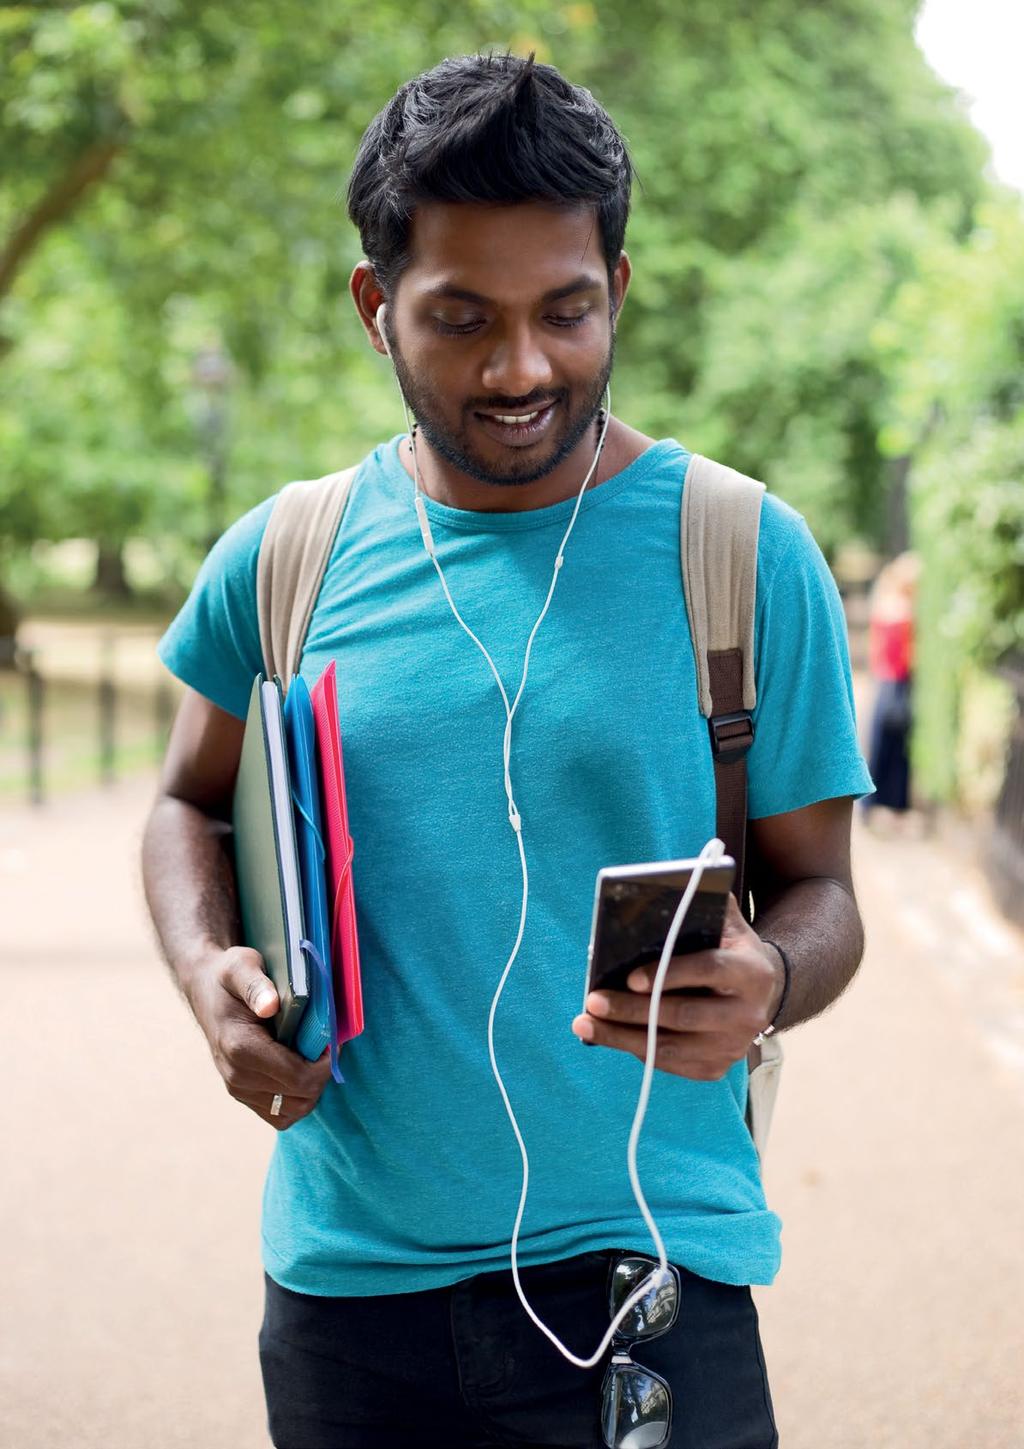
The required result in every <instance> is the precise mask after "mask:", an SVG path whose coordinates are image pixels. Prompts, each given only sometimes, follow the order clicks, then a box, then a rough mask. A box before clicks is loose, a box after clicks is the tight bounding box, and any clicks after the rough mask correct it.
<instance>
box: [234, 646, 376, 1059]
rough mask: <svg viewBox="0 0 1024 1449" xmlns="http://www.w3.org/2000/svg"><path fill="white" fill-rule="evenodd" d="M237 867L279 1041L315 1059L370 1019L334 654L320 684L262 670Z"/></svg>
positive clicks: (254, 701) (238, 811) (248, 931)
mask: <svg viewBox="0 0 1024 1449" xmlns="http://www.w3.org/2000/svg"><path fill="white" fill-rule="evenodd" d="M233 824H234V841H235V875H236V879H237V882H238V897H239V905H240V909H241V917H242V936H243V941H244V944H245V945H246V946H251V947H252V948H253V949H254V950H256V951H259V953H260V955H261V956H262V957H263V966H264V969H265V971H266V972H267V975H268V976H269V977H270V978H271V980H272V981H273V983H274V985H275V987H276V988H277V994H278V999H279V1001H280V1009H279V1010H278V1012H277V1015H276V1016H275V1018H274V1022H273V1029H274V1035H275V1036H276V1038H277V1040H278V1041H279V1042H281V1043H282V1044H283V1045H285V1046H292V1047H294V1048H295V1049H296V1050H297V1051H299V1052H300V1053H301V1054H302V1055H303V1056H304V1057H305V1058H306V1059H307V1060H308V1061H316V1060H317V1059H318V1058H319V1057H321V1056H322V1055H323V1052H324V1048H325V1047H326V1048H329V1051H330V1061H331V1074H332V1076H333V1077H334V1080H335V1081H336V1082H343V1081H344V1078H343V1077H342V1075H341V1070H340V1068H339V1066H338V1047H339V1046H341V1044H342V1043H343V1042H346V1041H349V1040H351V1038H352V1037H354V1036H358V1035H359V1033H360V1032H361V1031H362V1029H363V998H362V989H361V986H360V978H359V941H358V939H357V936H356V911H355V897H354V894H353V889H352V837H351V835H350V834H349V829H348V810H347V808H346V804H345V773H344V768H343V764H342V754H341V731H340V729H339V724H338V693H337V685H336V680H335V671H334V663H333V661H332V662H331V663H330V664H329V665H328V666H327V668H326V669H325V670H324V672H323V674H322V675H321V676H320V678H319V679H318V680H317V682H316V684H315V685H314V686H313V689H312V692H311V691H310V689H309V687H308V685H307V684H306V682H305V680H304V679H303V678H302V677H301V676H300V675H295V676H294V677H293V678H292V680H291V682H290V684H289V687H288V692H287V695H285V694H284V692H283V690H282V687H281V681H280V679H278V678H277V676H276V675H275V676H274V678H273V679H267V678H266V676H265V675H263V674H258V675H257V676H256V678H255V680H254V682H253V686H252V694H251V695H250V697H249V713H248V716H247V718H246V722H245V735H244V738H243V741H242V755H241V760H240V761H239V766H238V779H237V781H236V783H235V794H234V809H233Z"/></svg>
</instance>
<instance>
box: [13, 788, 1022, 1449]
mask: <svg viewBox="0 0 1024 1449" xmlns="http://www.w3.org/2000/svg"><path fill="white" fill-rule="evenodd" d="M153 788H154V785H153V781H152V780H151V779H149V778H146V779H143V780H136V781H134V782H124V783H122V784H119V785H117V786H115V787H112V788H111V789H110V790H108V791H107V792H105V793H92V794H88V795H82V796H79V797H77V798H69V799H66V800H62V801H61V802H60V803H59V804H54V805H50V806H47V807H45V808H44V809H42V810H39V811H35V812H33V811H32V810H31V809H29V808H27V807H26V808H21V807H11V808H8V809H7V810H5V812H4V813H3V815H2V816H0V983H2V989H3V1001H4V1016H5V1021H6V1023H7V1028H6V1030H5V1033H4V1051H3V1062H4V1070H3V1073H2V1075H0V1082H2V1087H3V1094H4V1099H3V1100H4V1112H3V1120H4V1129H5V1144H4V1153H3V1158H4V1173H3V1187H2V1189H0V1212H2V1223H3V1232H2V1244H3V1246H2V1248H0V1253H2V1260H0V1282H2V1284H3V1292H2V1295H0V1444H2V1445H3V1446H5V1449H7V1446H10V1449H65V1446H67V1449H100V1446H102V1449H142V1446H146V1449H176V1446H189V1449H221V1446H223V1449H267V1446H268V1443H269V1441H268V1438H267V1436H266V1432H265V1428H264V1418H263V1402H262V1390H261V1383H260V1377H259V1366H258V1360H257V1351H256V1335H257V1331H258V1327H259V1320H260V1314H261V1310H262V1278H261V1270H260V1268H259V1205H260V1191H261V1187H262V1179H263V1172H264V1168H265V1164H266V1160H267V1158H268V1155H269V1152H270V1149H271V1145H272V1138H271V1134H270V1129H268V1128H267V1127H266V1126H265V1125H264V1124H262V1123H261V1122H259V1121H258V1120H257V1119H256V1118H255V1117H253V1116H252V1115H251V1114H250V1113H248V1112H247V1111H245V1110H244V1109H243V1108H241V1107H239V1106H237V1105H236V1104H235V1103H234V1102H233V1101H231V1099H230V1098H229V1097H228V1096H227V1093H226V1092H225V1090H224V1088H223V1086H222V1085H221V1083H220V1079H219V1077H218V1076H217V1075H216V1072H215V1070H214V1068H213V1065H212V1063H211V1062H210V1060H209V1055H208V1052H207V1048H206V1044H205V1042H204V1040H203V1038H202V1037H201V1035H200V1033H199V1031H198V1029H197V1027H196V1026H195V1025H194V1023H193V1022H192V1019H191V1017H190V1015H189V1013H188V1011H187V1008H186V1007H185V1005H184V1003H183V1002H182V1001H181V999H180V998H179V997H178V996H177V994H176V992H175V990H174V988H173V986H172V985H171V983H170V980H169V978H168V975H167V973H166V969H165V968H164V966H163V965H162V964H161V962H160V960H159V957H158V954H157V951H156V949H155V945H154V942H153V938H152V935H151V933H150V929H149V926H148V924H147V918H146V915H145V908H144V903H143V899H142V892H141V885H140V883H139V873H138V851H139V840H140V836H141V831H142V827H143V822H144V818H145V814H146V812H147V809H148V806H149V803H150V800H151V798H152V793H153ZM855 848H856V879H857V885H858V891H859V894H860V898H861V904H862V909H863V911H864V915H865V918H866V925H867V932H868V950H867V955H866V958H865V962H864V965H863V967H862V969H861V971H860V973H859V975H858V977H857V979H856V981H855V982H854V984H853V986H852V987H851V989H850V991H849V992H848V994H847V995H846V997H844V998H843V999H842V1000H841V1001H840V1002H839V1004H838V1005H837V1006H836V1007H834V1008H833V1009H832V1010H831V1011H829V1012H828V1013H826V1015H825V1016H824V1017H823V1018H821V1019H820V1020H819V1021H818V1022H816V1023H812V1024H810V1025H809V1026H805V1027H804V1028H801V1029H799V1030H798V1031H796V1032H795V1033H792V1034H790V1035H788V1036H787V1037H786V1038H785V1044H786V1053H787V1060H786V1065H785V1070H784V1075H783V1083H782V1089H781V1093H780V1098H779V1103H778V1107H777V1113H776V1120H775V1123H774V1126H773V1131H772V1139H771V1141H770V1143H769V1147H768V1154H767V1161H766V1185H767V1190H768V1196H769V1201H770V1203H771V1204H772V1206H773V1207H774V1208H775V1209H776V1210H777V1211H778V1212H779V1213H780V1214H781V1216H782V1219H783V1222H784V1262H783V1268H782V1271H781V1273H780V1276H779V1278H778V1280H777V1282H776V1284H775V1285H774V1286H773V1287H772V1288H770V1289H758V1290H757V1294H756V1296H757V1301H758V1305H759V1309H760V1312H761V1318H762V1332H763V1338H764V1342H765V1350H766V1357H767V1360H768V1367H769V1372H770V1375H771V1379H772V1384H773V1390H774V1396H775V1401H776V1407H777V1415H778V1419H779V1424H780V1429H781V1442H782V1445H783V1449H1021V1446H1022V1445H1024V1400H1022V1390H1021V1372H1020V1369H1021V1364H1022V1362H1024V1327H1022V1314H1021V1308H1020V1305H1021V1303H1022V1301H1024V1234H1022V1231H1021V1229H1022V1225H1024V1212H1022V1204H1024V1154H1022V1153H1021V1150H1020V1149H1021V1141H1022V1131H1024V950H1022V943H1021V938H1020V936H1019V935H1018V934H1016V933H1014V932H1012V931H1010V929H1009V928H1007V927H1006V926H1004V925H1003V924H1002V923H1001V921H1000V920H999V919H998V917H997V916H996V914H995V912H994V911H993V910H992V908H991V906H990V904H989V903H988V900H987V896H986V891H985V887H984V883H983V882H982V881H981V879H980V878H979V876H978V875H977V873H976V872H975V871H973V870H964V871H961V870H960V868H959V866H958V864H957V862H956V860H955V858H954V857H953V856H952V855H951V854H950V853H949V850H948V847H944V846H942V845H940V844H938V843H936V842H934V841H924V840H921V841H915V840H903V841H896V840H877V839H875V838H874V837H873V836H871V835H869V834H867V833H866V832H865V831H863V830H862V829H860V828H858V831H857V834H856V840H855ZM911 896H912V899H911V898H910V897H911ZM623 1171H624V1172H625V1163H623Z"/></svg>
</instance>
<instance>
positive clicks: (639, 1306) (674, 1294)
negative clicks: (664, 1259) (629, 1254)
mask: <svg viewBox="0 0 1024 1449" xmlns="http://www.w3.org/2000/svg"><path fill="white" fill-rule="evenodd" d="M645 1278H651V1283H652V1286H651V1287H650V1288H649V1289H648V1291H647V1292H646V1293H645V1294H644V1296H643V1297H642V1298H640V1299H638V1300H637V1302H636V1303H634V1305H633V1307H632V1308H631V1309H630V1310H629V1312H628V1313H627V1314H626V1316H625V1318H624V1319H623V1320H622V1322H621V1323H620V1324H619V1326H618V1328H617V1329H616V1332H617V1333H619V1334H621V1335H622V1337H623V1338H631V1339H635V1340H639V1339H644V1338H653V1337H654V1335H655V1334H657V1333H664V1332H665V1330H666V1329H668V1328H671V1327H672V1325H673V1323H675V1321H676V1316H677V1314H678V1312H679V1290H678V1287H677V1284H676V1276H675V1274H674V1273H673V1272H672V1271H671V1269H669V1270H668V1271H667V1272H666V1273H665V1275H664V1277H659V1275H658V1265H657V1263H652V1262H651V1261H650V1259H649V1258H621V1259H620V1260H619V1261H618V1262H617V1263H616V1264H615V1267H614V1269H613V1270H612V1278H611V1288H610V1290H609V1294H608V1306H609V1308H610V1309H611V1313H612V1317H613V1318H614V1317H615V1315H616V1314H617V1313H618V1311H619V1309H620V1308H621V1307H622V1305H623V1304H624V1303H625V1302H626V1300H627V1298H629V1296H630V1294H631V1293H635V1292H636V1290H637V1289H638V1288H639V1287H640V1284H641V1283H642V1282H643V1280H644V1279H645Z"/></svg>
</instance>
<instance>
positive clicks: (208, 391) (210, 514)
mask: <svg viewBox="0 0 1024 1449" xmlns="http://www.w3.org/2000/svg"><path fill="white" fill-rule="evenodd" d="M233 377H234V369H233V367H232V366H231V359H230V357H228V355H227V353H226V352H225V351H224V350H223V349H222V348H221V346H220V344H219V343H213V344H212V345H211V346H209V347H204V348H203V350H202V352H200V353H199V354H198V355H197V357H196V360H195V362H194V363H193V365H192V382H193V385H194V387H195V389H196V392H197V394H198V396H199V398H200V406H199V408H198V409H197V418H196V431H197V433H198V435H199V444H200V447H201V448H202V452H203V458H204V460H205V462H206V468H207V473H208V477H209V489H208V492H207V495H206V508H207V514H206V518H207V547H208V548H212V547H213V545H214V544H215V543H216V542H217V539H218V538H220V536H221V534H222V533H223V532H224V526H225V521H226V520H225V516H224V514H225V504H226V502H227V490H226V482H227V461H228V446H227V443H228V392H229V389H230V387H231V383H232V380H233Z"/></svg>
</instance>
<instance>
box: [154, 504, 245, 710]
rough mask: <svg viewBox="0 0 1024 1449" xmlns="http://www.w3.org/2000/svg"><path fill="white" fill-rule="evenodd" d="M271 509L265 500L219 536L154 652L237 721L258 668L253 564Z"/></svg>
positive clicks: (185, 680)
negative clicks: (189, 591)
mask: <svg viewBox="0 0 1024 1449" xmlns="http://www.w3.org/2000/svg"><path fill="white" fill-rule="evenodd" d="M273 505H274V499H273V498H267V499H265V500H264V501H263V502H262V503H259V504H257V506H256V507H255V508H253V509H250V511H249V512H248V513H246V514H244V515H243V516H242V517H241V518H239V519H238V520H237V522H235V523H233V524H232V525H231V527H230V528H229V529H227V530H226V532H225V533H223V534H222V535H221V537H220V538H219V539H218V540H217V542H216V543H215V544H214V546H213V548H212V549H211V550H210V552H209V553H208V554H207V556H206V558H205V559H204V560H203V564H202V567H201V568H200V570H199V573H198V574H197V575H196V580H195V583H194V584H193V585H192V591H191V593H190V594H189V596H188V598H187V599H186V600H185V602H184V604H183V605H182V606H181V609H180V610H179V611H178V613H177V614H176V615H175V617H174V619H172V621H171V623H170V625H169V626H168V628H167V631H166V633H165V634H164V636H163V638H162V639H161V640H160V642H159V644H158V645H157V651H156V652H157V654H158V655H159V657H160V659H161V661H162V662H163V663H164V664H165V665H166V666H167V668H168V669H169V670H170V671H171V673H172V674H174V675H177V677H178V678H179V679H180V680H182V681H183V683H185V684H188V685H191V687H192V688H193V689H196V690H198V691H199V693H200V694H203V695H205V696H206V698H207V699H211V700H212V701H213V703H214V704H216V705H218V706H219V707H220V708H221V709H223V710H226V711H227V712H228V714H233V715H235V716H236V717H237V718H238V719H245V716H246V712H247V710H248V707H249V695H250V693H251V691H252V682H253V679H254V678H255V676H256V675H257V674H258V673H259V672H260V670H261V669H262V668H263V651H262V649H261V648H260V628H259V615H258V613H257V609H256V564H257V561H258V559H259V552H260V542H261V540H262V538H263V532H264V530H265V528H266V526H267V520H268V518H269V517H270V511H271V509H272V508H273Z"/></svg>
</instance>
